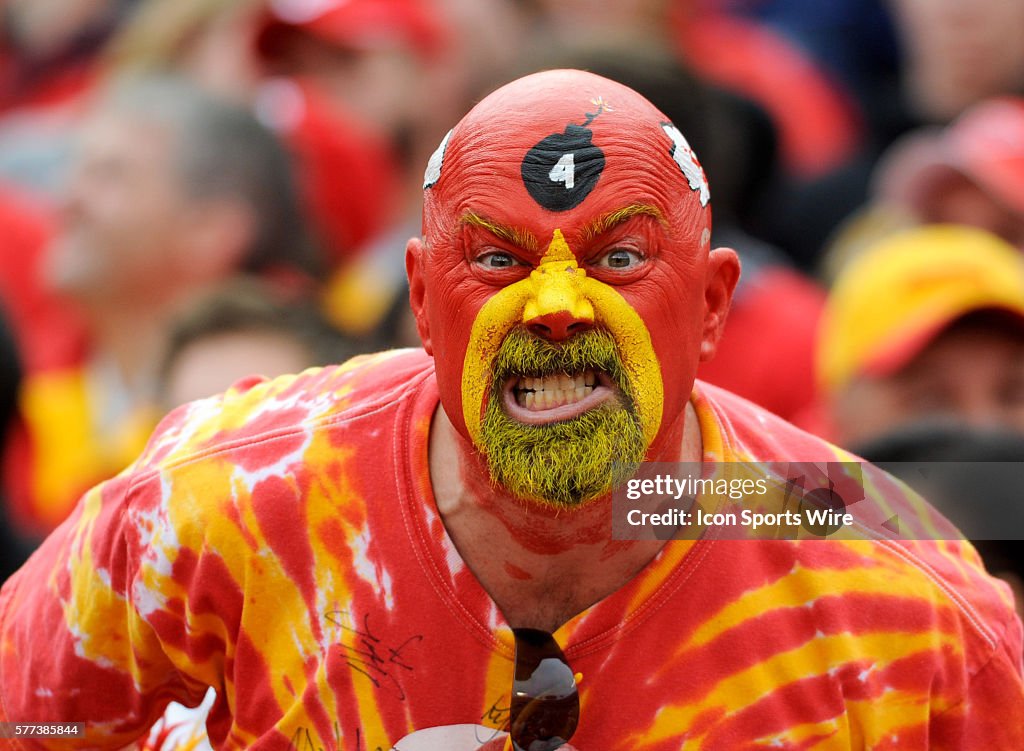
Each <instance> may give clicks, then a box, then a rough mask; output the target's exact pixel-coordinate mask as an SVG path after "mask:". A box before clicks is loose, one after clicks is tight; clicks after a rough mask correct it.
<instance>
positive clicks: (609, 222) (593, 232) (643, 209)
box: [581, 203, 668, 242]
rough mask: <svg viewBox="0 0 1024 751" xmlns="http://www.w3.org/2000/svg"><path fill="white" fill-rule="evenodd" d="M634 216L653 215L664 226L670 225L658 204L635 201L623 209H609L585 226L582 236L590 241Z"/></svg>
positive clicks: (584, 239) (586, 240)
mask: <svg viewBox="0 0 1024 751" xmlns="http://www.w3.org/2000/svg"><path fill="white" fill-rule="evenodd" d="M634 216H649V217H653V218H654V219H657V220H658V223H659V224H660V225H661V226H662V227H665V228H667V227H668V222H667V221H666V220H665V216H664V215H663V214H662V213H661V209H659V208H658V207H657V206H653V205H651V204H649V203H633V204H630V205H629V206H623V207H622V208H621V209H615V210H614V211H609V212H608V213H607V214H602V215H601V216H599V217H598V218H597V219H595V220H594V221H592V222H590V223H589V224H587V226H586V227H584V228H583V232H582V233H581V237H582V238H583V241H584V242H590V241H591V240H593V239H594V238H596V237H599V236H600V235H603V234H604V233H605V232H608V231H609V230H611V229H613V228H614V227H617V226H618V225H620V224H622V223H623V222H625V221H628V220H629V219H632V218H633V217H634Z"/></svg>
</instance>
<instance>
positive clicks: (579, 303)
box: [523, 229, 594, 341]
mask: <svg viewBox="0 0 1024 751" xmlns="http://www.w3.org/2000/svg"><path fill="white" fill-rule="evenodd" d="M586 276H587V272H586V271H584V270H583V269H581V268H580V267H579V264H577V263H576V257H575V256H574V255H573V254H572V251H571V250H570V249H569V245H568V243H566V242H565V238H564V237H563V236H562V231H561V230H559V229H556V230H555V234H554V236H553V237H552V238H551V244H550V245H549V246H548V249H547V251H546V252H545V253H544V255H543V257H542V258H541V259H540V264H539V265H538V267H537V268H536V269H534V270H533V271H532V272H530V278H529V280H528V281H529V285H530V296H529V298H528V299H527V301H526V306H525V307H524V308H523V324H524V325H525V326H526V328H527V329H529V330H530V331H531V332H533V333H534V334H535V335H536V336H540V337H543V338H545V339H550V340H552V341H563V340H565V339H568V338H569V337H570V336H573V335H575V334H578V333H581V332H583V331H586V330H587V329H589V328H590V327H591V326H593V325H594V306H593V305H591V304H590V300H588V299H587V297H586V295H585V294H584V292H583V285H584V282H583V280H584V279H586Z"/></svg>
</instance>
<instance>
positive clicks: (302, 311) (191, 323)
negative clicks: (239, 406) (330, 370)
mask: <svg viewBox="0 0 1024 751" xmlns="http://www.w3.org/2000/svg"><path fill="white" fill-rule="evenodd" d="M278 298H279V295H276V294H275V293H274V290H273V289H271V288H270V287H269V286H268V285H266V284H265V283H263V282H260V281H259V280H257V279H246V278H238V279H235V280H232V281H230V282H228V283H226V284H225V285H223V286H222V287H219V288H217V289H215V290H214V291H213V292H211V293H210V294H209V295H208V296H206V297H204V298H202V299H201V300H198V301H196V303H195V304H194V305H193V306H192V307H190V308H189V309H188V310H186V311H185V312H184V313H183V314H182V315H181V317H180V318H179V319H178V320H176V321H175V323H174V327H173V329H172V331H171V335H170V337H169V343H168V346H167V351H166V352H165V354H164V357H163V360H162V362H161V366H160V373H159V389H158V390H159V399H158V401H159V403H160V406H161V408H162V409H164V410H170V409H172V408H174V407H176V406H178V405H180V404H184V403H185V402H190V401H194V400H196V399H201V398H204V397H207V396H211V395H213V394H216V393H219V392H221V391H225V390H226V389H227V388H228V387H229V386H231V385H232V384H233V383H235V382H236V381H238V380H239V379H241V378H244V377H246V376H252V375H257V376H263V377H266V378H274V377H276V376H279V375H284V374H287V373H299V372H301V371H303V370H305V369H307V368H310V367H313V366H316V365H328V364H331V363H337V362H343V361H345V360H347V359H349V358H350V357H352V356H354V355H356V354H358V347H357V344H356V343H355V342H354V341H352V340H350V339H347V338H345V337H344V336H342V335H341V334H340V333H338V332H337V331H336V330H335V329H334V328H332V327H331V326H330V325H329V324H328V323H327V321H326V319H324V318H323V316H322V315H321V314H320V313H319V311H318V310H317V308H316V307H315V306H314V305H312V304H311V303H310V302H288V301H287V300H284V299H278Z"/></svg>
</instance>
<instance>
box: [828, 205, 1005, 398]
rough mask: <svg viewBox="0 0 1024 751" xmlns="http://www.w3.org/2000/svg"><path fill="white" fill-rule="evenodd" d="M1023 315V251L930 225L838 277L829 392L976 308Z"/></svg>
mask: <svg viewBox="0 0 1024 751" xmlns="http://www.w3.org/2000/svg"><path fill="white" fill-rule="evenodd" d="M986 309H996V310H1006V311H1009V312H1011V313H1013V314H1015V315H1018V316H1020V317H1021V319H1022V320H1024V255H1022V254H1021V252H1020V251H1018V250H1017V249H1015V248H1014V247H1013V246H1012V245H1010V244H1008V243H1006V242H1004V241H1003V240H1001V239H999V238H997V237H995V236H994V235H991V234H989V233H987V232H984V231H982V230H979V229H974V228H971V227H962V226H956V225H932V226H927V227H919V228H916V229H912V230H908V231H905V232H900V233H898V234H895V235H891V236H889V237H886V238H884V239H882V240H880V241H878V242H877V243H875V244H874V245H872V246H870V247H868V248H866V249H865V250H864V251H863V253H861V254H860V255H858V256H857V257H856V258H854V259H853V260H851V261H850V263H849V265H848V266H846V267H845V268H844V269H843V270H842V271H841V272H840V273H839V276H838V277H837V278H836V282H835V285H834V286H833V288H832V291H831V293H830V294H829V298H828V301H827V303H826V305H825V311H824V314H823V316H822V321H821V327H820V329H819V338H818V352H817V368H818V377H819V381H820V383H821V385H822V386H823V387H824V388H825V389H826V390H828V391H833V392H834V391H836V390H838V389H840V388H842V387H843V386H844V385H845V384H846V383H847V382H849V380H850V379H851V378H853V377H854V376H857V375H884V374H888V373H893V372H896V371H898V370H899V369H900V368H902V367H903V366H904V365H906V364H907V363H909V362H910V361H911V360H912V359H913V358H914V357H915V356H916V355H917V354H918V353H919V352H920V351H921V350H922V349H923V348H924V346H925V345H926V344H928V342H930V341H931V340H932V339H933V338H934V337H935V336H936V335H937V334H938V333H939V332H941V331H942V330H943V329H945V328H946V327H947V326H948V325H949V324H951V323H953V322H954V321H955V320H957V319H958V318H961V317H963V316H964V315H966V314H967V313H971V312H973V311H976V310H986Z"/></svg>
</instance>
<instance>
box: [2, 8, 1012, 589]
mask: <svg viewBox="0 0 1024 751" xmlns="http://www.w3.org/2000/svg"><path fill="white" fill-rule="evenodd" d="M1022 39H1024V0H971V2H963V0H4V1H3V2H2V3H0V313H2V318H0V389H2V393H0V421H2V422H0V425H3V426H4V428H5V430H6V438H5V441H4V444H5V447H4V451H3V464H2V470H0V479H2V488H3V491H2V493H3V499H4V502H3V504H2V506H0V510H2V513H3V519H0V531H2V534H3V535H4V537H5V538H7V539H2V540H0V551H2V555H3V556H4V557H5V559H4V560H3V561H2V562H0V565H2V566H3V571H2V574H3V575H6V574H7V573H8V572H9V571H10V570H11V569H12V567H14V566H16V565H17V564H18V562H19V561H20V560H21V559H22V558H23V557H24V555H26V554H27V553H28V552H29V551H30V550H31V549H32V546H33V545H34V544H35V542H36V541H37V540H38V539H40V538H41V536H43V535H45V534H46V532H47V531H48V530H50V529H52V528H53V527H54V526H55V525H56V524H59V523H60V521H61V520H62V519H63V518H64V516H65V515H66V514H67V513H68V511H69V509H70V508H71V506H72V505H73V504H74V503H75V502H76V500H77V498H78V497H79V495H80V494H81V492H82V491H83V490H85V489H86V488H88V487H89V486H91V485H93V484H95V483H96V482H98V481H100V480H102V479H105V478H106V477H109V476H111V475H113V474H115V473H117V472H118V471H120V470H121V469H122V468H123V467H124V466H125V465H126V464H127V463H128V462H129V461H130V460H131V459H132V458H133V457H134V455H135V454H136V453H137V452H138V451H139V450H140V448H141V446H142V442H143V441H144V440H145V437H146V436H147V435H148V433H149V431H150V430H151V429H152V428H153V427H154V425H155V424H156V421H157V420H158V419H159V418H160V416H161V415H162V414H163V413H165V412H166V411H168V410H169V409H171V408H173V407H174V406H176V405H179V404H181V403H183V402H186V401H189V400H193V399H197V398H201V397H205V396H208V395H210V394H213V393H215V392H218V391H221V390H223V389H225V388H227V387H228V386H229V385H230V384H232V383H233V382H235V381H236V380H237V379H239V378H242V377H246V376H248V375H250V374H262V375H267V376H275V375H278V374H281V373H287V372H294V371H298V370H301V369H304V368H306V367H310V366H315V365H320V364H326V363H331V362H337V361H341V360H344V359H347V358H348V357H350V356H352V355H355V354H358V353H360V352H368V351H374V350H378V349H381V348H386V347H400V346H411V345H417V344H418V341H417V340H416V338H415V330H414V328H413V326H411V324H410V316H409V314H408V311H407V307H408V306H407V290H406V287H405V284H406V282H405V264H404V252H405V241H406V239H407V238H409V237H410V236H413V235H416V234H418V233H419V224H420V201H421V186H422V175H423V169H424V166H425V165H426V163H427V159H428V157H429V155H430V154H431V152H432V151H433V150H434V149H435V148H436V146H437V144H438V143H439V142H440V140H441V138H442V137H443V135H444V134H445V132H446V131H447V130H448V128H450V127H451V126H452V125H453V124H454V123H455V122H456V121H457V120H458V119H459V118H460V117H461V116H462V115H463V114H464V113H465V112H466V111H467V110H468V109H469V108H470V107H471V106H472V104H473V103H474V102H475V101H476V100H477V99H478V98H480V97H481V96H482V95H483V94H484V93H486V92H487V91H489V90H491V89H492V88H494V87H495V86H497V85H499V84H501V83H503V82H505V81H508V80H511V79H513V78H516V77H518V76H520V75H522V74H524V73H527V72H531V71H533V70H539V69H543V68H551V67H579V68H585V69H589V70H592V71H594V72H596V73H600V74H602V75H606V76H609V77H611V78H615V79H618V80H620V81H622V82H624V83H626V84H628V85H630V86H632V87H633V88H635V89H637V90H638V91H640V92H641V93H643V94H644V95H646V96H647V97H648V98H649V99H651V100H652V101H653V102H654V103H655V104H656V105H657V106H658V107H659V108H660V109H661V110H662V111H664V112H665V113H666V114H667V115H668V116H669V117H670V118H671V119H672V120H673V121H674V122H675V123H676V125H678V126H679V128H680V129H681V130H682V132H683V133H684V134H685V135H686V136H687V138H688V139H689V141H690V143H691V144H692V145H693V147H694V149H695V151H696V153H697V155H698V156H699V157H700V159H701V161H702V163H703V166H704V168H705V170H706V172H707V173H708V177H709V180H710V184H711V191H712V193H711V194H712V207H713V211H714V236H713V243H714V244H716V245H727V246H730V247H734V248H736V250H737V251H738V252H739V253H740V256H741V259H742V262H743V277H742V280H741V283H740V287H739V290H738V292H737V296H736V300H735V303H734V307H733V310H732V312H731V314H730V320H729V324H728V326H727V330H726V334H725V339H724V341H723V343H722V347H721V350H720V352H719V354H718V356H717V357H716V358H715V360H714V361H712V362H710V363H707V364H706V365H705V366H703V368H702V371H701V374H700V375H701V377H703V378H705V379H706V380H708V381H711V382H713V383H716V384H719V385H722V386H724V387H726V388H728V389H730V390H733V391H736V392H737V393H739V394H741V395H743V396H746V397H747V398H749V399H752V400H753V401H756V402H758V403H760V404H762V405H764V406H765V407H767V408H769V409H771V410H773V411H775V412H777V413H778V414H780V415H782V416H783V417H786V418H787V419H790V420H792V421H794V422H796V423H797V424H798V425H801V426H802V427H804V428H806V429H808V430H811V431H812V432H815V433H818V434H820V435H822V436H824V437H826V438H828V439H830V440H833V441H835V442H838V443H840V444H841V445H844V446H846V447H848V448H851V449H852V450H854V451H855V452H858V453H861V454H862V455H865V456H866V457H867V458H869V459H879V460H886V459H890V460H891V459H893V458H894V457H895V458H899V459H904V460H914V461H928V460H936V461H939V460H942V461H949V460H952V459H956V458H963V459H965V460H971V461H984V460H992V461H1024V453H1022V452H1024V449H1022V446H1021V444H1022V440H1024V439H1022V435H1024V256H1022V252H1024V98H1022V96H1024V44H1022V43H1021V40H1022ZM1012 491H1016V496H1006V497H1007V498H1008V499H1009V500H1008V501H1007V503H1009V504H1011V505H1015V504H1017V501H1016V498H1017V497H1019V495H1020V489H1019V488H1014V489H1008V488H990V489H987V490H985V491H984V492H985V493H986V496H992V495H997V494H998V493H999V492H1004V493H1007V492H1012ZM959 500H960V501H961V502H963V503H967V504H969V503H972V502H973V501H971V500H970V499H959ZM955 513H956V512H955V509H954V511H953V513H952V515H953V516H954V518H955ZM993 560H995V559H993ZM992 565H998V566H1003V567H1005V568H1007V569H1010V568H1013V567H1014V566H1018V570H1019V562H1016V563H1015V562H1014V561H1013V560H1011V561H1010V562H1009V563H1007V562H1006V561H1004V560H1002V559H999V563H993V564H992Z"/></svg>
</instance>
